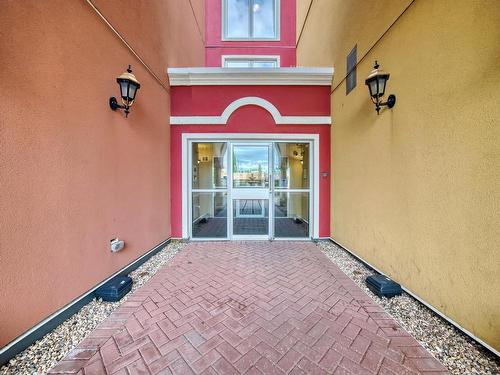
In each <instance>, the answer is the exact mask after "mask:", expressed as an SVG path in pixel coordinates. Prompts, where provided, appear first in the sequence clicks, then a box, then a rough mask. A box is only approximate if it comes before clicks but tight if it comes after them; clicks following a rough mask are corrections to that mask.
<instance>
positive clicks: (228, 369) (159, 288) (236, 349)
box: [51, 242, 447, 375]
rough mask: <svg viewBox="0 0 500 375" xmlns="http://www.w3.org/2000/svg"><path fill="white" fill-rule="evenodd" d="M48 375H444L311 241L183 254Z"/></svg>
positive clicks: (209, 245) (197, 248)
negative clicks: (63, 374)
mask: <svg viewBox="0 0 500 375" xmlns="http://www.w3.org/2000/svg"><path fill="white" fill-rule="evenodd" d="M51 373H78V374H81V375H83V374H85V375H90V374H193V373H195V374H420V373H425V374H428V375H430V374H445V373H447V372H446V369H445V368H444V367H443V366H442V365H441V364H440V363H439V362H438V361H437V360H435V359H434V358H433V357H432V356H431V355H430V354H429V353H428V352H427V351H426V350H424V349H423V348H422V347H421V346H420V345H419V344H418V343H417V341H415V340H414V339H413V338H412V337H411V336H409V334H408V333H406V332H405V331H404V330H403V329H401V328H400V327H399V326H398V325H397V324H396V322H395V321H394V320H393V319H392V318H391V317H390V316H389V315H388V314H386V313H385V312H384V310H383V309H381V308H380V307H379V306H378V305H376V304H375V303H374V302H373V301H372V300H371V299H370V297H369V296H367V295H366V294H365V293H364V292H363V291H362V290H361V289H359V288H358V287H357V286H356V285H355V284H354V283H353V282H352V281H351V280H350V279H349V278H348V277H347V276H346V275H345V274H344V273H342V271H340V269H339V268H338V267H336V266H335V265H334V264H333V263H332V262H330V261H329V260H328V259H327V258H326V257H325V256H324V255H323V254H322V253H321V252H320V251H319V250H318V248H317V247H316V245H314V244H313V243H310V242H205V243H191V244H189V245H187V246H186V247H185V248H184V250H183V251H182V252H181V253H179V254H178V255H176V257H175V258H174V259H173V260H172V261H171V262H170V263H169V264H167V265H166V266H165V267H164V268H163V269H162V270H160V271H159V272H158V273H157V274H156V276H155V277H153V278H152V279H151V280H150V281H149V282H148V283H147V284H146V285H145V286H143V287H142V288H140V289H138V290H137V291H136V292H135V293H134V294H133V295H131V296H130V297H129V298H128V300H127V301H126V302H125V303H124V304H122V305H121V306H120V308H119V309H117V310H116V311H115V312H114V313H113V314H112V315H111V316H110V317H109V318H108V319H107V320H106V321H104V322H103V323H102V324H101V325H100V326H99V328H98V329H96V330H95V331H94V332H93V333H92V334H91V335H90V337H88V338H87V339H85V340H84V341H83V342H82V343H81V344H80V345H79V347H78V349H75V350H74V351H72V352H71V353H70V354H69V355H68V356H67V357H66V358H65V359H64V360H63V361H61V362H60V363H59V364H58V365H57V366H56V367H55V368H53V369H52V371H51Z"/></svg>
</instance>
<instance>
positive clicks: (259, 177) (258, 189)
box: [231, 143, 271, 239]
mask: <svg viewBox="0 0 500 375" xmlns="http://www.w3.org/2000/svg"><path fill="white" fill-rule="evenodd" d="M270 157H271V155H270V152H269V144H267V143H264V144H233V146H232V152H231V159H232V164H231V165H232V175H231V176H232V186H231V199H232V206H233V210H232V211H233V219H232V234H233V237H236V238H246V237H252V238H256V237H257V238H258V237H262V238H265V239H267V238H269V236H270V226H269V223H270V221H269V195H270V190H269V164H270V163H269V159H270Z"/></svg>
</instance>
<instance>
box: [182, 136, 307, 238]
mask: <svg viewBox="0 0 500 375" xmlns="http://www.w3.org/2000/svg"><path fill="white" fill-rule="evenodd" d="M309 146H310V144H309V143H308V142H302V143H296V142H293V143H292V142H236V141H234V142H227V141H226V142H196V143H195V142H193V143H192V144H191V151H192V154H191V156H192V157H191V159H192V162H191V164H192V170H191V197H192V198H191V237H192V238H193V239H235V240H238V239H270V238H308V237H309V230H310V228H309V227H310V222H309V218H310V217H311V216H312V215H311V214H310V198H311V196H310V178H309V171H310V167H309V165H310V164H311V161H310V158H309Z"/></svg>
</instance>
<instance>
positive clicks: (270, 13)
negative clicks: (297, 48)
mask: <svg viewBox="0 0 500 375" xmlns="http://www.w3.org/2000/svg"><path fill="white" fill-rule="evenodd" d="M222 8H223V11H222V12H223V15H222V19H223V30H224V31H223V39H225V40H228V39H236V40H241V39H243V40H245V39H272V40H276V39H279V31H278V30H279V0H223V7H222Z"/></svg>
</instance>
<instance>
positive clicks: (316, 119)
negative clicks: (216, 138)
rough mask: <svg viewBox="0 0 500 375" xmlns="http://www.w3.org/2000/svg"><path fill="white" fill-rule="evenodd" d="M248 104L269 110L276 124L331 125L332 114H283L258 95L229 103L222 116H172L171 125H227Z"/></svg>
mask: <svg viewBox="0 0 500 375" xmlns="http://www.w3.org/2000/svg"><path fill="white" fill-rule="evenodd" d="M246 105H256V106H259V107H262V108H264V109H265V110H267V111H268V112H269V113H270V114H271V116H273V119H274V122H275V123H276V124H290V125H297V124H300V125H330V124H331V123H332V118H331V117H330V116H282V115H281V113H280V112H279V111H278V108H276V107H275V106H274V105H273V104H272V103H271V102H269V101H267V100H265V99H262V98H259V97H257V96H247V97H244V98H240V99H236V100H235V101H234V102H232V103H231V104H229V105H228V106H227V107H226V109H224V111H223V112H222V114H221V115H220V116H170V124H171V125H186V124H189V125H225V124H227V121H228V120H229V117H230V116H231V115H232V114H233V112H234V111H236V110H237V109H238V108H240V107H243V106H246Z"/></svg>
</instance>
